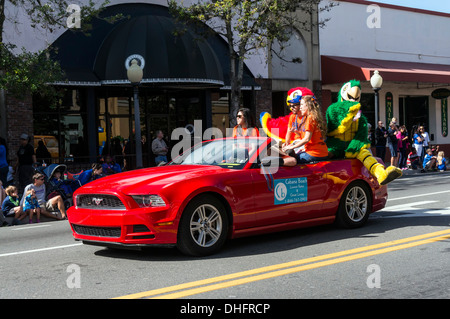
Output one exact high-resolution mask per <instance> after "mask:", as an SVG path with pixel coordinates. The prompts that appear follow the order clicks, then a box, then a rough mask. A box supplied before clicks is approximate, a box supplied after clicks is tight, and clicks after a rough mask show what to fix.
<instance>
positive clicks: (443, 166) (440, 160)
mask: <svg viewBox="0 0 450 319" xmlns="http://www.w3.org/2000/svg"><path fill="white" fill-rule="evenodd" d="M436 162H437V169H438V170H439V171H440V172H443V171H446V170H447V159H446V158H445V154H444V151H439V153H438V156H437V158H436Z"/></svg>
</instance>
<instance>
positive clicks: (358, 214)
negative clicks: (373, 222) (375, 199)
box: [345, 186, 369, 223]
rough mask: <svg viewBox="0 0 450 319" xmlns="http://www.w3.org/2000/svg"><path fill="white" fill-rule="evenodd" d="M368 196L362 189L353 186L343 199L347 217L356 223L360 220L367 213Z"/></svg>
mask: <svg viewBox="0 0 450 319" xmlns="http://www.w3.org/2000/svg"><path fill="white" fill-rule="evenodd" d="M368 202H369V201H368V198H367V195H366V193H365V192H364V190H363V189H362V188H361V187H359V186H355V187H353V188H352V189H350V191H349V192H348V194H347V198H346V200H345V210H346V212H347V216H348V218H350V220H351V221H353V222H355V223H357V222H359V221H361V220H362V219H363V218H364V216H366V214H367V208H368Z"/></svg>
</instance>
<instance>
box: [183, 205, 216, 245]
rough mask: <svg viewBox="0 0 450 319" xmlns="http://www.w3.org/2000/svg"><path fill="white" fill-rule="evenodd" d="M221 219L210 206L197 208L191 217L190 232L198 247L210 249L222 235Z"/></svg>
mask: <svg viewBox="0 0 450 319" xmlns="http://www.w3.org/2000/svg"><path fill="white" fill-rule="evenodd" d="M222 227H223V222H222V217H221V215H220V212H219V211H218V210H217V208H215V207H214V206H212V205H209V204H204V205H201V206H199V207H198V208H197V209H196V210H195V211H194V213H193V214H192V217H191V222H190V231H191V236H192V239H193V240H194V241H195V243H196V244H197V245H199V246H200V247H211V246H212V245H214V244H215V243H216V242H217V241H218V240H219V238H220V235H221V234H222Z"/></svg>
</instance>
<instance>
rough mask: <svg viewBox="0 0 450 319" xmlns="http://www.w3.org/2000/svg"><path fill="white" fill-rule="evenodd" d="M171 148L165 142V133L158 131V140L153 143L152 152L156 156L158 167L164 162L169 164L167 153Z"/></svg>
mask: <svg viewBox="0 0 450 319" xmlns="http://www.w3.org/2000/svg"><path fill="white" fill-rule="evenodd" d="M168 151H169V148H168V147H167V144H166V142H165V141H164V133H163V132H162V131H161V130H158V131H156V138H155V139H154V140H153V142H152V152H153V154H154V155H155V163H156V165H159V164H161V163H162V162H164V163H167V152H168Z"/></svg>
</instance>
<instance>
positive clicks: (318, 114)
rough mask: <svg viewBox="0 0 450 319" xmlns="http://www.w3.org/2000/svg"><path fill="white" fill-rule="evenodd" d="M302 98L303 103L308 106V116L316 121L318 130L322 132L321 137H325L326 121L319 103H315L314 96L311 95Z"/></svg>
mask: <svg viewBox="0 0 450 319" xmlns="http://www.w3.org/2000/svg"><path fill="white" fill-rule="evenodd" d="M302 99H303V100H305V103H306V105H307V106H308V114H309V116H311V118H312V119H313V120H314V121H315V122H316V123H317V125H318V127H319V130H320V132H321V133H322V137H323V139H325V137H326V136H327V123H326V122H325V119H324V117H323V113H322V110H321V109H320V105H319V103H317V100H316V98H315V97H313V96H311V95H306V96H304V97H302Z"/></svg>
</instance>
